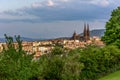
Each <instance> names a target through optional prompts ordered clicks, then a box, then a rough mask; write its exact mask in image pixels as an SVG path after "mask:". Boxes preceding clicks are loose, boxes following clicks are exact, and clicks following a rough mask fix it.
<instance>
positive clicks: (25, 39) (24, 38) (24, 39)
mask: <svg viewBox="0 0 120 80" xmlns="http://www.w3.org/2000/svg"><path fill="white" fill-rule="evenodd" d="M21 40H23V41H40V40H45V39H34V38H27V37H21ZM5 41H6V39H5V38H0V42H5ZM14 41H15V38H14Z"/></svg>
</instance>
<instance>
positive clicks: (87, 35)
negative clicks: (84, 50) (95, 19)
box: [83, 24, 90, 41]
mask: <svg viewBox="0 0 120 80" xmlns="http://www.w3.org/2000/svg"><path fill="white" fill-rule="evenodd" d="M83 37H84V40H85V41H87V40H89V39H90V31H89V24H87V25H86V24H84V32H83Z"/></svg>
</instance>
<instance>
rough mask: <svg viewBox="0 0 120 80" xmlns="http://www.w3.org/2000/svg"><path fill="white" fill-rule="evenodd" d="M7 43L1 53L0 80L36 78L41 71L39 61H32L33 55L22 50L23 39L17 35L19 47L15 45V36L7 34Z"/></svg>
mask: <svg viewBox="0 0 120 80" xmlns="http://www.w3.org/2000/svg"><path fill="white" fill-rule="evenodd" d="M5 38H6V45H7V46H5V47H4V50H3V52H1V53H0V80H29V79H32V80H33V79H35V78H37V77H36V74H37V73H38V72H39V70H38V68H37V62H34V61H32V59H33V55H28V54H27V53H26V52H24V51H23V50H22V40H20V36H16V37H15V39H16V42H17V43H18V47H17V48H16V47H15V46H14V41H13V37H11V36H7V35H5Z"/></svg>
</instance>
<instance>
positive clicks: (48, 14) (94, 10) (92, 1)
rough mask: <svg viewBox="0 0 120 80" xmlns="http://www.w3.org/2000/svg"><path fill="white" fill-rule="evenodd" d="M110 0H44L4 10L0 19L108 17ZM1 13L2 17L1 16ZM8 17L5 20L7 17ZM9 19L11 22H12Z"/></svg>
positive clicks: (51, 19)
mask: <svg viewBox="0 0 120 80" xmlns="http://www.w3.org/2000/svg"><path fill="white" fill-rule="evenodd" d="M112 6H113V5H111V1H110V0H45V1H42V2H34V3H33V4H31V7H27V8H21V9H18V10H15V11H4V12H2V14H0V15H1V16H0V21H2V19H3V21H4V22H5V20H6V21H7V22H9V21H10V19H11V20H12V21H23V22H50V21H72V20H83V21H88V20H96V19H99V20H102V19H108V18H109V15H110V13H111V11H112V9H113V7H112ZM2 15H3V17H2ZM6 16H9V17H10V18H9V19H8V20H7V17H6ZM12 21H11V22H12Z"/></svg>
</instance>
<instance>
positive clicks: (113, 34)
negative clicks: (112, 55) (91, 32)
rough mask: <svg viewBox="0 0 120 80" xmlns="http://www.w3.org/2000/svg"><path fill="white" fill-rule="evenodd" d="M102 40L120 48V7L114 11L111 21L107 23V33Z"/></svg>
mask: <svg viewBox="0 0 120 80" xmlns="http://www.w3.org/2000/svg"><path fill="white" fill-rule="evenodd" d="M102 40H103V41H104V42H105V43H106V44H107V45H109V44H115V45H117V46H119V47H120V7H118V8H117V9H115V10H113V11H112V14H111V18H110V20H109V21H108V22H107V23H106V32H105V35H104V36H103V37H102Z"/></svg>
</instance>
